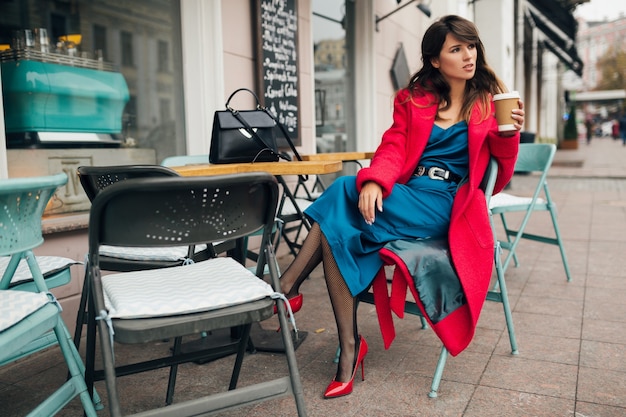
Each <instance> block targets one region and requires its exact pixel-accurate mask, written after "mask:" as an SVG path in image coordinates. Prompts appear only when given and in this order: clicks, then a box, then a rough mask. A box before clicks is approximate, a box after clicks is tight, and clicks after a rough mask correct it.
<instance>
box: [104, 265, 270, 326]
mask: <svg viewBox="0 0 626 417" xmlns="http://www.w3.org/2000/svg"><path fill="white" fill-rule="evenodd" d="M102 285H103V289H104V295H105V304H106V306H107V309H108V310H109V315H110V316H111V317H113V318H146V317H161V316H172V315H177V314H186V313H193V312H200V311H208V310H214V309H218V308H224V307H228V306H232V305H236V304H242V303H246V302H250V301H255V300H260V299H262V298H264V297H268V296H272V295H273V294H274V290H273V289H272V287H271V286H270V285H269V284H268V283H266V282H265V281H263V280H262V279H259V278H258V277H257V276H256V275H254V274H253V273H252V272H250V271H249V270H248V269H246V268H245V267H243V266H242V265H241V264H240V263H238V262H237V261H235V260H234V259H232V258H226V257H220V258H214V259H209V260H206V261H202V262H196V263H194V264H190V265H184V266H177V267H172V268H162V269H156V270H147V271H134V272H124V273H120V274H111V275H105V276H103V277H102Z"/></svg>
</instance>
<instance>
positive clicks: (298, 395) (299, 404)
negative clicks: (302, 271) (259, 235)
mask: <svg viewBox="0 0 626 417" xmlns="http://www.w3.org/2000/svg"><path fill="white" fill-rule="evenodd" d="M265 259H267V260H268V261H269V262H268V266H269V269H270V276H271V278H272V286H273V287H274V288H279V286H280V285H279V282H278V269H277V267H276V263H275V262H274V260H275V259H276V257H275V255H274V251H273V249H272V247H271V245H268V246H267V247H266V249H265ZM278 321H279V324H280V328H281V329H283V331H281V332H280V333H281V336H282V338H283V344H284V345H285V356H286V357H287V367H288V368H289V379H290V382H291V390H292V392H293V396H294V400H295V402H296V408H297V410H298V416H299V417H305V416H306V415H307V412H306V405H305V403H304V389H303V388H302V382H301V381H300V371H299V370H298V363H297V361H296V353H295V350H294V348H293V339H292V336H291V335H292V332H290V331H287V329H289V324H288V323H287V313H286V311H285V306H283V305H279V306H278ZM296 335H297V333H296Z"/></svg>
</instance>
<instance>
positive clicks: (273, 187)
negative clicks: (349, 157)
mask: <svg viewBox="0 0 626 417" xmlns="http://www.w3.org/2000/svg"><path fill="white" fill-rule="evenodd" d="M277 201H278V185H277V182H276V180H275V178H274V176H272V175H270V174H266V173H250V174H236V175H224V176H212V177H197V178H182V177H163V178H137V179H130V180H126V181H120V182H118V183H116V184H113V185H111V186H109V187H107V188H106V189H104V190H103V191H101V192H100V193H98V195H97V196H96V197H95V199H94V200H93V203H92V207H91V211H90V220H89V255H88V262H87V265H88V271H87V280H88V285H89V286H90V288H91V294H92V296H93V302H94V310H93V311H95V312H97V316H96V317H94V318H93V319H94V321H95V322H96V324H97V327H98V336H99V340H100V349H101V353H102V358H103V363H104V376H105V381H106V387H107V393H108V405H109V410H110V413H111V415H112V416H120V415H122V414H123V408H124V407H123V404H124V393H123V392H119V390H118V385H117V380H118V378H123V377H124V375H126V371H125V370H124V367H118V366H117V361H116V355H115V350H114V345H115V344H116V343H124V344H143V343H147V342H152V341H157V340H164V339H176V342H175V344H174V348H173V354H172V355H166V356H164V357H163V358H160V359H159V360H158V361H159V363H160V364H161V366H162V367H167V366H172V365H174V364H180V363H185V362H190V361H195V360H197V359H202V358H203V357H204V356H206V355H207V352H205V351H200V352H192V353H181V352H180V345H181V342H180V340H181V338H182V337H184V336H189V335H197V334H199V333H201V332H202V331H211V330H213V329H222V328H231V327H235V326H239V327H241V329H242V330H241V336H240V340H239V344H238V351H237V356H236V358H235V360H234V366H233V371H232V374H231V376H230V382H227V380H226V379H225V385H226V386H228V390H227V391H223V392H218V393H208V394H207V396H205V397H202V398H198V399H193V400H187V401H183V402H174V403H173V404H171V405H169V406H167V407H160V408H157V409H154V410H151V411H147V413H149V414H150V415H171V416H183V415H204V414H209V413H216V412H221V411H223V410H226V409H230V408H234V407H239V406H243V405H248V404H253V403H255V402H259V401H265V400H270V399H274V398H280V397H284V396H292V397H293V399H294V400H295V404H296V409H297V414H298V415H299V416H304V415H306V409H305V405H304V399H303V391H302V387H301V383H300V377H299V371H298V366H297V363H296V360H295V354H294V349H293V343H292V339H291V334H290V332H280V333H281V334H282V339H283V343H284V345H285V359H286V362H287V368H288V376H285V377H278V378H274V379H272V377H273V376H275V372H274V371H272V372H271V373H269V374H268V379H269V380H268V381H266V382H262V383H259V384H254V385H247V386H243V387H237V384H238V379H239V372H240V369H241V367H242V365H243V359H244V354H245V351H246V347H247V344H248V336H249V331H250V326H251V324H252V323H254V322H259V321H262V320H266V319H268V318H270V317H272V316H273V315H274V307H275V306H276V304H277V300H278V299H280V298H281V297H282V298H284V296H282V295H281V294H278V293H276V292H275V291H274V290H273V288H272V286H270V285H269V284H267V283H266V282H265V281H264V280H263V279H261V278H262V275H263V270H264V267H265V265H266V264H267V265H268V267H269V271H270V278H271V282H272V285H273V287H274V288H278V287H279V285H278V273H277V270H276V263H275V255H274V253H273V249H272V246H271V244H270V234H271V229H272V225H273V223H274V215H275V211H276V206H277ZM261 229H262V230H263V237H262V244H261V249H262V250H261V252H260V259H259V263H258V264H257V269H256V275H255V274H253V273H252V272H250V271H249V270H248V269H247V268H245V267H244V266H243V265H241V264H240V263H239V262H238V261H237V260H234V259H233V258H230V257H227V256H220V257H217V258H213V259H209V260H206V261H202V262H189V263H187V264H185V265H182V266H174V267H168V268H160V269H151V270H142V271H131V272H121V273H115V274H107V275H104V274H102V273H101V270H100V248H101V247H102V246H103V245H116V246H142V247H156V248H159V247H161V248H163V247H170V246H180V245H186V246H189V245H197V244H200V243H211V242H215V241H220V240H223V239H225V238H228V239H241V238H244V237H245V236H248V235H250V234H251V233H254V232H257V231H258V230H261ZM285 305H288V304H287V303H285V304H283V303H282V302H278V306H277V311H278V318H279V322H280V325H281V327H282V328H283V329H287V328H289V324H288V321H287V320H288V319H287V313H286V307H285ZM291 318H292V325H293V327H294V328H295V322H294V321H293V317H291ZM134 371H137V369H135V370H134ZM213 377H218V376H217V375H213Z"/></svg>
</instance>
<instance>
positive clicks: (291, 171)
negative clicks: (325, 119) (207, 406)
mask: <svg viewBox="0 0 626 417" xmlns="http://www.w3.org/2000/svg"><path fill="white" fill-rule="evenodd" d="M341 168H342V161H341V159H324V160H321V159H318V160H307V161H280V162H254V163H237V164H193V165H185V166H180V167H172V169H173V170H174V171H176V172H178V173H179V174H180V175H182V176H184V177H199V176H206V175H222V174H240V173H244V172H269V173H270V174H273V175H322V174H332V173H333V172H338V171H341Z"/></svg>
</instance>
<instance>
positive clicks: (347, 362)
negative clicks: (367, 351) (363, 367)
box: [322, 235, 358, 382]
mask: <svg viewBox="0 0 626 417" xmlns="http://www.w3.org/2000/svg"><path fill="white" fill-rule="evenodd" d="M322 256H323V259H324V276H325V277H326V286H327V287H328V294H329V295H330V302H331V304H332V306H333V312H334V313H335V321H336V323H337V333H338V335H339V347H340V349H341V353H340V355H339V365H338V366H337V375H336V376H335V380H336V381H338V382H347V381H349V380H350V378H352V372H353V369H354V365H355V363H354V362H355V360H356V358H355V352H356V348H357V346H356V341H357V340H358V331H357V324H356V303H357V299H356V297H353V296H352V294H351V293H350V290H349V289H348V286H347V285H346V281H345V280H344V279H343V276H342V275H341V272H340V271H339V267H337V262H335V258H334V257H333V253H332V252H331V250H330V245H329V244H328V241H327V240H326V237H324V235H322Z"/></svg>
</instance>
